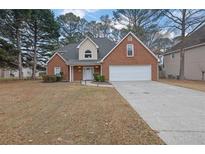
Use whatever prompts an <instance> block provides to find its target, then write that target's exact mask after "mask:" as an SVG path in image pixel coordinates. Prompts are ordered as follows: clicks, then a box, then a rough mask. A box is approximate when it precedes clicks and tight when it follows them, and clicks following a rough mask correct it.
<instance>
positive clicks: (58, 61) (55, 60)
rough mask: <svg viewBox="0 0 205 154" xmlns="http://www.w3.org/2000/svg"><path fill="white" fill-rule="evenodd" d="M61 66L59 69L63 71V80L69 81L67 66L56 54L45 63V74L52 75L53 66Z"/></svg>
mask: <svg viewBox="0 0 205 154" xmlns="http://www.w3.org/2000/svg"><path fill="white" fill-rule="evenodd" d="M55 67H61V71H62V72H63V80H66V81H69V66H68V65H66V63H65V62H64V60H63V59H62V58H61V57H60V56H59V55H58V54H56V55H55V56H54V57H53V58H52V59H51V60H50V61H49V62H48V65H47V74H48V75H54V68H55Z"/></svg>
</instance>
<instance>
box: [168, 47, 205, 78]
mask: <svg viewBox="0 0 205 154" xmlns="http://www.w3.org/2000/svg"><path fill="white" fill-rule="evenodd" d="M179 68H180V54H179V53H175V58H174V59H172V58H171V55H166V56H164V70H165V74H166V77H167V76H168V75H169V74H172V75H174V76H176V75H179ZM202 71H205V46H202V47H197V48H193V49H190V50H188V51H186V52H185V70H184V75H185V78H186V79H188V80H201V79H202Z"/></svg>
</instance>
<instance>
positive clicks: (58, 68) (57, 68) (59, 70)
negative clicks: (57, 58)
mask: <svg viewBox="0 0 205 154" xmlns="http://www.w3.org/2000/svg"><path fill="white" fill-rule="evenodd" d="M60 72H61V68H60V67H55V68H54V75H60Z"/></svg>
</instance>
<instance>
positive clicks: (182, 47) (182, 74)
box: [179, 9, 186, 80]
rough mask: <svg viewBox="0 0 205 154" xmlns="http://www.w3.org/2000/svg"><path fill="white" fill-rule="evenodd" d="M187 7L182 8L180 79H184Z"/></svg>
mask: <svg viewBox="0 0 205 154" xmlns="http://www.w3.org/2000/svg"><path fill="white" fill-rule="evenodd" d="M185 17H186V9H184V10H182V25H181V27H182V31H181V48H180V69H179V79H180V80H184V79H185V77H184V54H185V53H184V41H185V30H186V29H185V26H186V21H185V20H186V19H185Z"/></svg>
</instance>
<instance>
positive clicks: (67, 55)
mask: <svg viewBox="0 0 205 154" xmlns="http://www.w3.org/2000/svg"><path fill="white" fill-rule="evenodd" d="M92 41H93V42H94V43H95V44H96V45H98V50H99V57H98V61H100V60H101V59H102V58H103V57H104V56H105V55H106V54H107V53H108V52H109V51H110V50H112V48H113V47H114V46H115V43H114V42H113V41H111V40H109V39H108V38H93V39H92ZM78 46H79V43H73V44H69V45H66V46H64V47H62V48H60V49H59V50H58V53H59V54H60V55H61V56H62V57H63V58H64V59H65V60H66V61H67V63H68V64H69V63H74V64H75V63H76V62H78V61H79V60H78V58H79V53H78V48H77V47H78Z"/></svg>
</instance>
